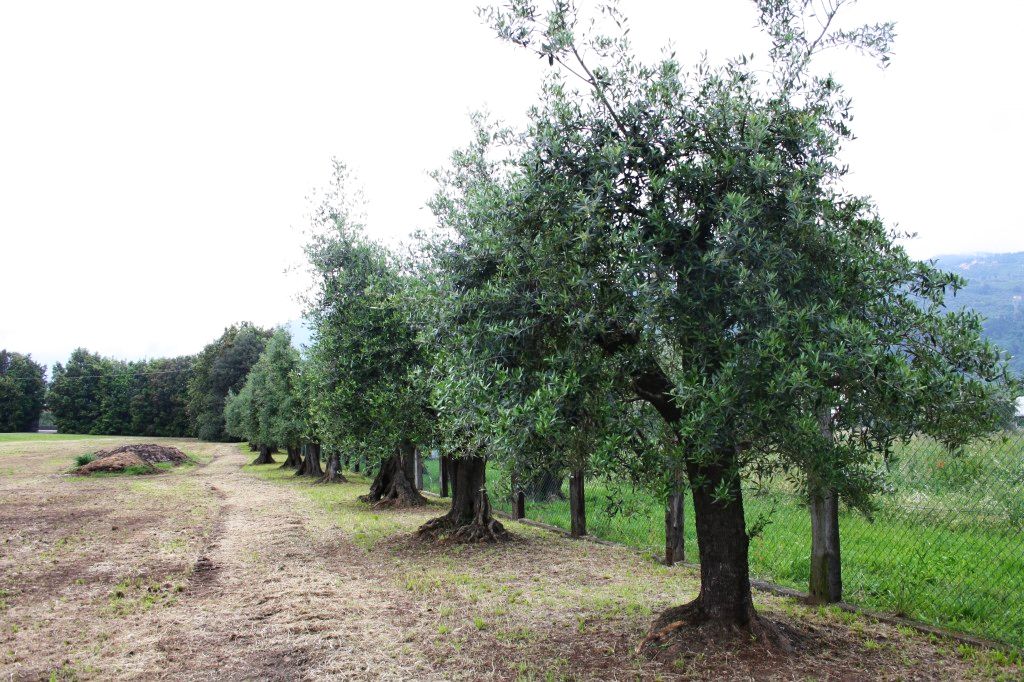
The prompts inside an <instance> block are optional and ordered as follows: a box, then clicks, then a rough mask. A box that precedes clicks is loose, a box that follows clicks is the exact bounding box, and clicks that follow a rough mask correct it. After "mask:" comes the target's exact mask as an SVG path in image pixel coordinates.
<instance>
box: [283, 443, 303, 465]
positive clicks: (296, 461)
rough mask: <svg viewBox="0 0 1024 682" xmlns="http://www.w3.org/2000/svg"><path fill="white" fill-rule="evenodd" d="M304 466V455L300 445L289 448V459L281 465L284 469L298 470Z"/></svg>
mask: <svg viewBox="0 0 1024 682" xmlns="http://www.w3.org/2000/svg"><path fill="white" fill-rule="evenodd" d="M300 466H302V454H301V451H300V450H299V446H298V445H289V446H288V458H287V459H286V460H285V461H284V464H282V465H281V468H282V469H298V468H299V467H300Z"/></svg>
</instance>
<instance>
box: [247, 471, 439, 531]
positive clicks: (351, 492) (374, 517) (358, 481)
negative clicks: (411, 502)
mask: <svg viewBox="0 0 1024 682" xmlns="http://www.w3.org/2000/svg"><path fill="white" fill-rule="evenodd" d="M247 454H248V453H247ZM280 467H281V464H280V462H278V463H275V464H261V465H257V466H254V465H252V464H247V465H246V466H245V467H243V469H244V470H245V471H249V472H252V473H254V474H255V475H257V476H259V477H260V478H262V479H264V480H267V481H273V482H275V483H278V484H281V485H287V486H291V487H294V488H295V489H296V491H297V492H299V493H301V494H302V495H305V496H306V497H308V498H309V499H310V500H312V501H313V502H314V503H315V504H317V505H318V506H320V507H322V508H323V509H325V510H327V511H328V512H330V516H331V519H332V520H333V521H334V522H335V523H336V524H337V526H338V527H339V528H340V529H342V530H343V531H344V532H345V533H346V535H347V536H348V537H349V538H350V539H351V540H352V541H353V542H354V543H355V544H356V545H358V546H359V547H362V548H363V549H365V550H366V551H370V550H372V549H373V548H374V547H376V546H377V543H379V542H380V541H381V540H384V539H386V538H389V537H391V536H393V535H396V534H398V533H403V532H409V531H411V530H413V529H415V528H416V526H417V525H418V524H419V523H422V522H423V520H422V519H417V518H416V517H415V516H410V515H401V514H393V513H390V512H389V510H383V511H381V512H375V511H370V510H368V508H367V505H366V504H365V503H363V502H359V501H358V500H357V499H356V498H358V497H359V496H360V495H364V494H365V493H366V488H367V486H368V485H369V483H370V481H369V479H367V478H366V477H364V476H361V475H359V474H353V473H351V472H345V476H346V477H347V478H348V481H349V482H348V483H332V484H330V485H315V484H314V483H313V481H311V480H310V479H309V478H306V477H296V476H295V475H294V474H295V471H294V470H293V469H281V468H280ZM433 506H434V507H436V511H437V513H438V514H440V513H443V508H444V505H443V504H442V503H440V502H435V503H434V504H433Z"/></svg>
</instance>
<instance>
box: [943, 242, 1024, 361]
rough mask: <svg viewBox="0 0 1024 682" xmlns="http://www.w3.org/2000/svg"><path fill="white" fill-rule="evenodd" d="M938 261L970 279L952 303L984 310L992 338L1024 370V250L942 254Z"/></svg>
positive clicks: (986, 331) (988, 333)
mask: <svg viewBox="0 0 1024 682" xmlns="http://www.w3.org/2000/svg"><path fill="white" fill-rule="evenodd" d="M935 261H936V264H937V265H938V266H939V267H940V268H942V269H943V270H947V271H950V272H955V273H957V274H959V275H961V276H962V277H965V278H966V279H967V286H966V287H964V288H963V289H961V290H960V291H959V292H958V293H957V295H956V297H955V298H952V299H950V303H951V304H952V305H953V306H954V307H957V308H973V309H974V310H977V311H978V312H979V313H981V314H982V315H983V316H984V317H985V323H984V325H985V333H986V334H987V335H988V337H989V339H991V341H992V342H993V343H995V344H996V345H998V346H1000V347H1001V348H1002V349H1003V350H1005V351H1008V352H1009V353H1010V354H1011V355H1012V356H1013V359H1012V361H1011V363H1010V364H1011V366H1012V367H1013V368H1014V370H1015V371H1016V372H1017V373H1018V374H1024V252H1019V253H976V254H967V255H956V256H939V257H938V258H936V259H935Z"/></svg>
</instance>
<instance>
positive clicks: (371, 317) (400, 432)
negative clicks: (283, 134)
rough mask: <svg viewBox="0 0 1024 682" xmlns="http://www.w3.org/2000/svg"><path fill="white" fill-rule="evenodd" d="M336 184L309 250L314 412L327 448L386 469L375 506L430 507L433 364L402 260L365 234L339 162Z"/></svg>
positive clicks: (317, 216)
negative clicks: (412, 313) (419, 338)
mask: <svg viewBox="0 0 1024 682" xmlns="http://www.w3.org/2000/svg"><path fill="white" fill-rule="evenodd" d="M335 170H336V174H335V183H334V185H333V187H332V189H331V191H330V192H329V193H327V195H326V196H325V197H324V200H323V202H322V203H321V205H320V206H319V207H318V208H317V210H316V211H315V212H314V216H313V226H314V233H313V235H312V238H311V240H310V242H309V244H308V245H307V247H306V253H307V257H308V259H309V263H310V265H311V266H312V270H313V274H314V278H315V285H314V288H313V290H312V291H311V293H310V295H309V298H308V301H307V309H308V310H307V319H309V321H310V323H311V326H312V329H313V342H312V345H311V347H310V349H309V362H310V372H309V383H308V385H309V387H310V395H309V401H310V410H311V411H312V413H313V418H314V420H315V421H316V423H317V424H318V425H319V427H320V429H321V436H322V438H323V439H324V441H325V443H326V444H327V445H328V446H329V447H331V448H332V449H333V451H335V452H336V451H337V450H339V449H347V450H349V451H350V452H351V451H358V452H359V453H360V454H361V455H363V456H366V457H367V458H368V460H370V461H372V462H376V463H378V464H379V467H378V469H377V473H376V477H375V478H374V480H373V483H372V485H371V486H370V492H369V493H368V494H367V495H366V496H365V499H366V500H367V501H369V502H372V503H374V504H388V505H398V506H408V505H421V504H425V503H426V500H425V498H424V497H423V496H422V495H420V493H419V492H418V491H417V490H416V489H415V486H414V482H415V475H414V473H415V472H414V467H415V457H414V453H415V447H416V445H417V443H421V442H424V441H425V440H427V439H428V438H429V433H430V428H431V416H432V413H431V411H430V409H429V404H428V402H427V395H426V392H425V390H424V389H423V387H422V384H421V383H420V382H419V381H418V380H417V373H418V371H419V368H420V367H421V362H422V359H423V356H422V354H421V352H420V347H419V345H418V344H417V342H416V339H415V333H414V330H413V328H412V327H411V326H410V324H409V321H408V319H407V316H406V314H405V308H404V306H403V303H402V299H403V295H404V292H405V290H406V283H405V276H404V275H403V274H402V272H401V271H400V268H399V264H398V261H397V259H396V258H395V257H394V255H393V254H391V253H390V252H389V251H388V250H387V249H386V248H384V247H383V246H381V245H380V244H377V243H376V242H374V241H372V240H370V239H368V238H367V237H366V236H365V235H364V234H363V232H362V225H361V223H360V222H359V220H358V213H357V211H356V209H355V207H354V206H353V203H352V200H351V198H350V197H349V196H348V195H347V194H346V191H347V190H346V183H348V182H350V179H349V176H348V173H347V171H346V169H345V168H344V166H343V165H341V164H337V166H336V169H335Z"/></svg>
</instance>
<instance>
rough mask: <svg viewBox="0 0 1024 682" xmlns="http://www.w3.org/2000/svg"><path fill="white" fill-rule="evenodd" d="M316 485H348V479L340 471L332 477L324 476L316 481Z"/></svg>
mask: <svg viewBox="0 0 1024 682" xmlns="http://www.w3.org/2000/svg"><path fill="white" fill-rule="evenodd" d="M317 483H348V479H347V478H345V475H344V474H343V473H341V472H340V471H339V472H338V473H336V474H334V475H331V474H324V475H323V476H321V477H320V479H319V480H317Z"/></svg>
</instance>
